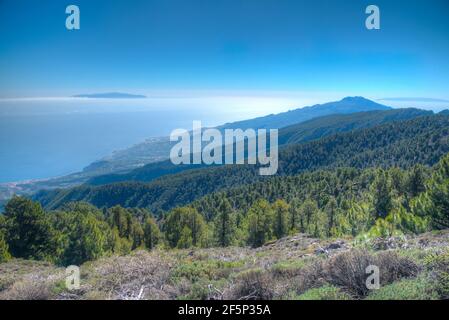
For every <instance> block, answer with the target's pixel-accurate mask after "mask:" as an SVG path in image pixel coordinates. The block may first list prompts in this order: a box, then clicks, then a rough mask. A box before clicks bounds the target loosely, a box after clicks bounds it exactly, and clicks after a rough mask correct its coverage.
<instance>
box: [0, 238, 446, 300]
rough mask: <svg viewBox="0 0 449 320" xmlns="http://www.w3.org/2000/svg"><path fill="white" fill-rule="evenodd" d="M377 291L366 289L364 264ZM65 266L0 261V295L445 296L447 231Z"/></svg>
mask: <svg viewBox="0 0 449 320" xmlns="http://www.w3.org/2000/svg"><path fill="white" fill-rule="evenodd" d="M368 265H376V266H378V267H379V270H380V285H381V286H380V289H378V290H369V289H367V287H366V278H367V276H368V275H367V273H366V267H367V266H368ZM80 270H81V279H80V288H79V289H77V290H68V289H67V288H66V280H65V277H66V275H65V268H62V267H57V266H53V265H51V264H49V263H45V262H36V261H26V260H19V259H14V260H12V261H9V262H7V263H3V264H0V299H336V300H338V299H344V300H347V299H444V298H448V297H449V296H448V294H449V230H445V231H440V232H433V233H426V234H422V235H419V236H415V237H402V238H401V237H397V238H388V239H375V240H370V241H361V240H357V241H355V240H352V239H331V240H319V239H315V238H312V237H309V236H307V235H304V234H298V235H295V236H291V237H286V238H283V239H281V240H278V241H274V242H271V243H267V244H266V245H264V246H263V247H260V248H257V249H252V248H237V247H231V248H209V249H195V250H170V251H163V250H154V251H152V252H147V251H136V252H133V253H131V254H130V255H127V256H120V257H118V256H114V257H107V258H102V259H100V260H97V261H93V262H88V263H85V264H84V265H82V266H81V267H80Z"/></svg>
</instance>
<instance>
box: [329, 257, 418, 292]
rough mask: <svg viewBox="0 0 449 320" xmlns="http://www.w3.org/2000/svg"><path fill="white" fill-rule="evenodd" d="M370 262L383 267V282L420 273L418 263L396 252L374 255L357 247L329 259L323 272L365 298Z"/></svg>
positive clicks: (332, 281) (387, 282) (334, 283)
mask: <svg viewBox="0 0 449 320" xmlns="http://www.w3.org/2000/svg"><path fill="white" fill-rule="evenodd" d="M369 265H374V266H377V267H379V271H380V284H381V285H385V284H389V283H391V282H393V281H396V280H399V279H401V278H407V277H412V276H416V274H417V272H418V266H417V265H416V264H415V263H414V262H413V261H412V260H410V259H408V258H403V257H400V256H398V255H397V254H396V253H394V252H382V253H380V254H378V255H374V254H370V253H369V252H367V251H361V250H354V251H348V252H344V253H342V254H339V255H337V256H335V257H332V258H330V259H329V260H328V261H326V263H325V266H324V270H323V274H324V277H325V278H326V281H327V282H329V283H331V284H333V285H336V286H339V287H341V288H343V289H344V290H346V291H347V292H349V293H351V294H352V295H354V296H358V297H364V296H366V295H367V294H368V292H369V289H368V288H367V286H366V279H367V277H368V276H369V273H368V274H367V272H366V268H367V267H368V266H369Z"/></svg>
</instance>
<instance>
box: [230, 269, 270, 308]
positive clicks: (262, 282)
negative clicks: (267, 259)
mask: <svg viewBox="0 0 449 320" xmlns="http://www.w3.org/2000/svg"><path fill="white" fill-rule="evenodd" d="M273 296H274V281H273V278H272V277H271V276H270V274H268V273H267V272H266V271H264V270H262V269H259V268H257V269H250V270H246V271H244V272H241V273H240V274H238V275H237V276H236V279H235V286H234V288H233V290H232V292H231V293H230V296H229V297H225V298H226V299H232V300H237V299H238V300H271V299H273Z"/></svg>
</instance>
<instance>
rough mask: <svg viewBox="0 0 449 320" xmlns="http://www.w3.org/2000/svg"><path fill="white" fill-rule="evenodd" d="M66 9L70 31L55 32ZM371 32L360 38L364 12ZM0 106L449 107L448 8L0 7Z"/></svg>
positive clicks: (44, 1) (202, 3)
mask: <svg viewBox="0 0 449 320" xmlns="http://www.w3.org/2000/svg"><path fill="white" fill-rule="evenodd" d="M69 4H76V5H78V6H79V8H80V11H81V29H80V30H77V31H68V30H67V29H66V28H65V19H66V14H65V7H66V6H67V5H69ZM369 4H376V5H378V6H379V8H380V10H381V30H371V31H370V30H367V29H366V28H365V18H366V16H367V15H366V14H365V8H366V6H367V5H369ZM0 38H1V41H0V97H3V98H5V97H35V96H41V97H42V96H66V95H72V94H77V93H91V92H104V91H126V92H133V93H144V94H149V95H151V94H156V93H157V94H169V95H176V94H179V93H186V92H189V93H192V92H197V93H198V92H199V94H205V93H207V92H209V93H210V92H215V93H217V92H219V93H220V95H239V94H243V95H244V94H245V93H250V94H251V95H254V96H264V95H270V94H273V95H280V96H282V95H283V94H285V95H301V94H304V95H307V94H309V95H310V94H315V95H320V94H323V95H326V94H327V95H329V96H332V95H341V96H346V95H364V96H368V97H375V98H379V99H380V98H388V97H394V98H402V97H406V98H407V97H423V98H434V99H449V58H448V57H449V1H447V0H431V1H424V0H417V1H400V0H388V1H379V0H372V1H363V0H354V1H351V0H344V1H343V0H342V1H336V0H327V1H325V0H317V1H299V0H292V1H287V0H213V1H212V0H156V1H138V0H133V1H112V0H108V1H100V0H89V1H80V0H71V1H55V0H40V1H31V0H29V1H24V0H1V1H0Z"/></svg>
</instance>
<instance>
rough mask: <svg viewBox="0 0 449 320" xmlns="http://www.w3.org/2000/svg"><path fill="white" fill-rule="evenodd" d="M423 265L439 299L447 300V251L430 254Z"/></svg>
mask: <svg viewBox="0 0 449 320" xmlns="http://www.w3.org/2000/svg"><path fill="white" fill-rule="evenodd" d="M425 265H426V269H427V270H428V272H429V273H430V277H431V281H432V283H433V284H434V286H435V288H436V290H437V292H438V294H439V295H440V298H441V299H449V251H446V252H444V253H439V254H438V253H433V254H430V255H429V256H428V257H426V259H425Z"/></svg>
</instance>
